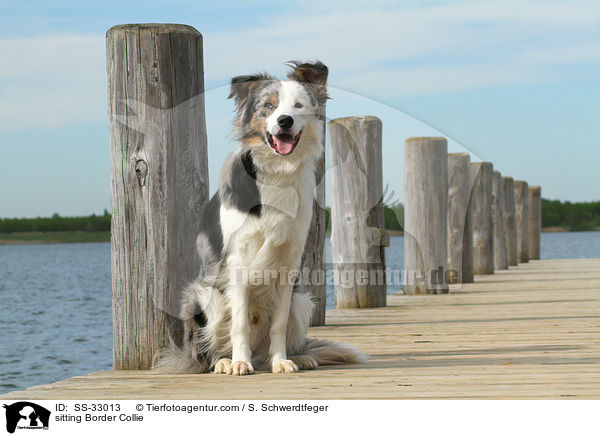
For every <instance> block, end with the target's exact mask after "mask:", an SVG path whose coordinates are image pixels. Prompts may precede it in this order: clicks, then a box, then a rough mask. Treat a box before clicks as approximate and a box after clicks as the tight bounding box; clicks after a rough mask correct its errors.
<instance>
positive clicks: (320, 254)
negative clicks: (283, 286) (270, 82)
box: [300, 125, 327, 327]
mask: <svg viewBox="0 0 600 436" xmlns="http://www.w3.org/2000/svg"><path fill="white" fill-rule="evenodd" d="M324 177H325V126H324V125H323V155H322V156H321V159H320V160H319V162H318V163H317V165H316V168H315V178H316V185H317V187H316V189H315V198H314V200H313V216H312V222H311V225H310V228H309V230H308V236H307V238H306V245H305V246H304V253H303V255H302V266H301V268H300V270H301V271H304V270H305V269H306V270H308V271H309V275H308V279H309V280H308V283H307V282H306V281H305V282H304V288H305V289H306V291H307V292H309V293H310V295H311V296H312V299H313V301H314V303H315V306H314V309H313V314H312V318H311V326H313V327H316V326H322V325H325V311H326V307H327V279H326V271H325V235H326V232H327V216H326V213H325V180H324ZM303 276H304V274H303Z"/></svg>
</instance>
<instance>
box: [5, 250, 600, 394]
mask: <svg viewBox="0 0 600 436" xmlns="http://www.w3.org/2000/svg"><path fill="white" fill-rule="evenodd" d="M599 270H600V259H570V260H569V259H560V260H541V261H537V260H533V261H531V262H530V263H528V264H521V265H519V266H517V267H514V268H511V269H510V270H501V271H498V272H497V273H496V274H494V275H486V276H476V277H475V283H470V284H463V285H460V289H454V286H453V287H452V290H451V293H450V295H447V296H442V297H441V296H437V295H420V296H414V295H412V296H404V295H388V306H389V307H385V308H376V309H369V310H360V309H346V310H330V311H328V313H327V323H328V325H327V326H325V327H315V328H311V329H310V330H309V332H308V335H309V336H310V337H316V338H322V339H329V340H335V341H341V342H347V343H350V344H353V345H355V346H357V347H359V348H361V349H362V350H363V351H364V352H366V353H367V354H369V356H370V360H369V362H368V363H366V364H361V365H346V366H323V367H321V368H318V369H316V370H311V371H301V372H299V373H295V374H275V375H274V374H270V373H267V372H260V373H258V374H255V375H252V376H247V377H233V376H227V375H215V374H192V375H190V374H179V375H165V374H155V373H153V372H152V371H101V372H96V373H93V374H88V375H84V376H78V377H73V378H70V379H67V380H63V381H60V382H57V383H52V384H48V385H41V386H35V387H33V388H31V389H28V390H25V391H18V392H10V393H7V394H4V395H2V396H0V398H2V399H3V400H16V399H28V400H33V401H35V400H61V399H64V400H67V399H75V400H85V399H88V400H92V399H94V400H95V399H139V400H143V399H149V398H152V399H156V400H158V399H162V400H167V399H198V400H200V399H214V400H217V399H221V400H229V401H230V400H233V399H246V400H269V399H304V400H306V399H315V400H316V399H425V398H428V399H567V398H571V399H600V372H599V371H598V368H599V367H600V341H598V338H599V337H600V323H599V319H600V317H599V314H600V277H599V276H598V271H599ZM457 286H458V285H457Z"/></svg>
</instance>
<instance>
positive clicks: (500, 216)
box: [492, 171, 508, 270]
mask: <svg viewBox="0 0 600 436" xmlns="http://www.w3.org/2000/svg"><path fill="white" fill-rule="evenodd" d="M492 220H493V222H494V269H497V270H498V269H508V256H507V253H506V234H505V233H504V190H503V186H502V175H501V174H500V172H499V171H494V175H493V182H492Z"/></svg>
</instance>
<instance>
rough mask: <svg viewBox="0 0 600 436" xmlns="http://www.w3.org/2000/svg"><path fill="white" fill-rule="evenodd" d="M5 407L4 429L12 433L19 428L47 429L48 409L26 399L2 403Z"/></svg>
mask: <svg viewBox="0 0 600 436" xmlns="http://www.w3.org/2000/svg"><path fill="white" fill-rule="evenodd" d="M3 407H4V408H5V409H6V431H7V432H9V433H14V432H15V430H16V429H17V428H19V429H22V428H24V429H47V428H48V424H49V421H50V411H49V410H48V409H45V408H43V407H42V406H38V405H37V404H35V403H30V402H28V401H19V402H18V403H14V404H10V405H7V404H4V406H3Z"/></svg>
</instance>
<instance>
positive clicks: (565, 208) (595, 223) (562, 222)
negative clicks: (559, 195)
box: [542, 199, 600, 230]
mask: <svg viewBox="0 0 600 436" xmlns="http://www.w3.org/2000/svg"><path fill="white" fill-rule="evenodd" d="M542 227H566V228H568V229H569V230H593V229H597V228H599V227H600V201H595V202H589V203H571V202H570V201H565V202H564V203H563V202H561V201H559V200H546V199H542Z"/></svg>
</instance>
